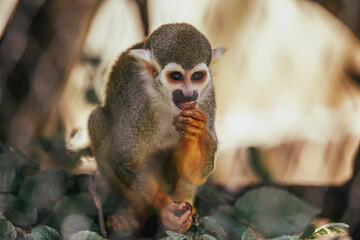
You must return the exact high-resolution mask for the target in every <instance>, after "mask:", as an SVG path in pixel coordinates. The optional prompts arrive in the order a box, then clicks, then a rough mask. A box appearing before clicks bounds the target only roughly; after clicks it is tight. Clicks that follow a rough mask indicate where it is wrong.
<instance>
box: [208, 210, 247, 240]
mask: <svg viewBox="0 0 360 240" xmlns="http://www.w3.org/2000/svg"><path fill="white" fill-rule="evenodd" d="M233 212H234V210H233V208H232V207H231V206H229V205H222V206H220V207H218V209H217V210H216V212H215V213H214V214H213V217H214V218H215V220H216V222H217V223H219V224H220V225H221V226H222V227H223V228H224V229H225V231H226V232H227V234H228V235H229V238H230V239H240V238H241V236H242V235H243V233H244V232H245V230H246V228H247V227H246V226H245V225H244V224H243V223H242V222H241V219H240V218H236V217H235V216H234V214H233Z"/></svg>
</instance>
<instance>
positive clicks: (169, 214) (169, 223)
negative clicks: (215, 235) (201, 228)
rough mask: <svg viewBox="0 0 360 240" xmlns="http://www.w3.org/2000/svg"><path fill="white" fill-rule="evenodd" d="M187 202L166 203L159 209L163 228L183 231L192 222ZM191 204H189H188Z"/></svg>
mask: <svg viewBox="0 0 360 240" xmlns="http://www.w3.org/2000/svg"><path fill="white" fill-rule="evenodd" d="M189 205H190V204H189V203H186V202H182V203H180V204H178V203H174V202H171V203H168V204H167V205H165V206H164V207H163V208H162V209H161V210H160V218H161V225H162V227H163V228H164V230H171V231H175V232H178V233H183V232H185V231H186V230H187V229H188V228H189V227H190V226H191V223H192V216H191V209H189ZM190 206H191V205H190Z"/></svg>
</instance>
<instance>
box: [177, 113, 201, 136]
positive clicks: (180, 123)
mask: <svg viewBox="0 0 360 240" xmlns="http://www.w3.org/2000/svg"><path fill="white" fill-rule="evenodd" d="M173 125H174V126H175V129H176V130H177V131H178V132H179V133H181V134H182V137H183V138H185V139H187V140H190V141H196V140H198V139H199V138H201V137H202V136H204V134H206V116H205V114H204V113H202V112H201V111H200V110H199V109H197V108H188V109H184V110H182V111H181V112H180V114H179V115H178V116H175V117H174V121H173Z"/></svg>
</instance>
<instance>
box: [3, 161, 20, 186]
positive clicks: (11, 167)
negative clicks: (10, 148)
mask: <svg viewBox="0 0 360 240" xmlns="http://www.w3.org/2000/svg"><path fill="white" fill-rule="evenodd" d="M19 177H20V176H19V171H18V167H17V165H16V163H15V162H14V161H11V160H10V159H8V158H7V157H6V156H5V155H4V154H2V155H0V191H2V192H10V191H14V190H15V189H16V188H17V186H18V185H19V182H20V181H19Z"/></svg>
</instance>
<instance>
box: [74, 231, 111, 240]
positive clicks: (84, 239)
mask: <svg viewBox="0 0 360 240" xmlns="http://www.w3.org/2000/svg"><path fill="white" fill-rule="evenodd" d="M69 240H104V238H102V237H101V236H99V235H98V234H97V233H94V232H90V231H80V232H78V233H75V234H73V235H72V236H71V237H70V238H69Z"/></svg>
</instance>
